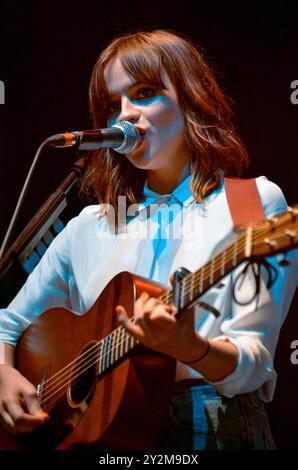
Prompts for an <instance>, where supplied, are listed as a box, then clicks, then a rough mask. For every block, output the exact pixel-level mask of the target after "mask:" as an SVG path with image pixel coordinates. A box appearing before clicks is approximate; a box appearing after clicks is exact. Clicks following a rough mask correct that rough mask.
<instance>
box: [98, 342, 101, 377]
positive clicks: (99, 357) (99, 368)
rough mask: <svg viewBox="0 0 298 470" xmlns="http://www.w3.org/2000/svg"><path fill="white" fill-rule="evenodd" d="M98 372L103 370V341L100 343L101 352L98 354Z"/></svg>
mask: <svg viewBox="0 0 298 470" xmlns="http://www.w3.org/2000/svg"><path fill="white" fill-rule="evenodd" d="M98 372H99V373H101V372H102V341H100V343H99V354H98Z"/></svg>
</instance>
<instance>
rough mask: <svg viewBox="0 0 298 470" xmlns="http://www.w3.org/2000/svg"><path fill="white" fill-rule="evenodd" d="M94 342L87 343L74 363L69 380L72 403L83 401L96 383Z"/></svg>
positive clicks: (76, 403) (95, 349) (95, 350)
mask: <svg viewBox="0 0 298 470" xmlns="http://www.w3.org/2000/svg"><path fill="white" fill-rule="evenodd" d="M95 345H96V342H95V341H94V342H92V343H89V344H88V346H86V348H84V349H83V350H82V351H81V353H80V358H79V359H78V360H77V362H76V363H75V366H74V368H73V373H72V380H71V382H70V389H69V392H70V399H71V402H72V403H73V404H74V405H79V404H81V403H82V402H83V401H85V400H86V399H87V398H88V396H89V395H90V393H91V392H92V390H93V389H94V386H95V383H96V375H97V374H96V371H97V360H96V356H97V348H96V347H95Z"/></svg>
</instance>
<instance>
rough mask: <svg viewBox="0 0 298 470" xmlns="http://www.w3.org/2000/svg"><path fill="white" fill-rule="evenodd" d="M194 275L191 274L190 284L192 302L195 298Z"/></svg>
mask: <svg viewBox="0 0 298 470" xmlns="http://www.w3.org/2000/svg"><path fill="white" fill-rule="evenodd" d="M194 278H195V277H194V275H193V274H191V278H190V279H191V283H190V301H192V300H193V297H194Z"/></svg>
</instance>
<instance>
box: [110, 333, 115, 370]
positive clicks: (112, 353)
mask: <svg viewBox="0 0 298 470" xmlns="http://www.w3.org/2000/svg"><path fill="white" fill-rule="evenodd" d="M114 333H115V332H114V331H113V332H112V334H111V335H110V336H111V364H113V363H114V339H115V335H114Z"/></svg>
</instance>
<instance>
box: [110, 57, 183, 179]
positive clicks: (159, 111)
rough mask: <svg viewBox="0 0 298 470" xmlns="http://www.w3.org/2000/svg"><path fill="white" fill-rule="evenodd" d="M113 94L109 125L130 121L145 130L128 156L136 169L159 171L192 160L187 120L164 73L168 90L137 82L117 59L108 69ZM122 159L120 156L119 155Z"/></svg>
mask: <svg viewBox="0 0 298 470" xmlns="http://www.w3.org/2000/svg"><path fill="white" fill-rule="evenodd" d="M105 78H106V84H107V89H108V92H109V95H110V103H109V112H108V122H107V124H108V126H112V125H113V124H115V123H116V122H117V121H129V122H131V123H132V124H135V125H136V126H137V127H138V128H140V129H141V130H142V131H143V132H144V135H143V138H142V140H141V143H140V144H139V146H138V147H137V148H136V149H135V150H134V151H133V152H131V153H130V154H128V155H127V158H128V159H129V160H130V162H131V163H133V165H135V166H136V167H137V168H141V169H145V170H158V169H161V168H166V167H168V166H169V165H170V166H172V165H177V167H179V168H180V167H181V166H182V164H185V162H187V161H189V151H188V149H187V146H186V143H185V137H184V129H185V127H184V119H183V115H182V112H181V109H180V107H179V104H178V98H177V94H176V91H175V89H174V86H173V85H172V83H171V81H170V79H169V77H168V75H167V74H166V73H165V72H164V74H163V77H162V78H163V81H164V83H165V87H166V88H165V89H163V90H157V89H156V88H154V87H153V86H152V85H148V84H146V83H140V82H136V80H135V79H134V78H133V77H131V76H130V75H129V74H128V73H127V72H126V71H125V69H124V67H123V65H122V63H121V61H120V59H118V58H116V59H115V60H114V61H113V62H112V63H111V64H110V65H109V66H108V67H107V69H106V72H105ZM120 158H121V157H120ZM172 168H173V167H172Z"/></svg>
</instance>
